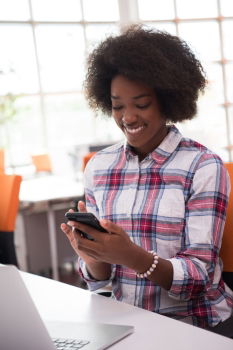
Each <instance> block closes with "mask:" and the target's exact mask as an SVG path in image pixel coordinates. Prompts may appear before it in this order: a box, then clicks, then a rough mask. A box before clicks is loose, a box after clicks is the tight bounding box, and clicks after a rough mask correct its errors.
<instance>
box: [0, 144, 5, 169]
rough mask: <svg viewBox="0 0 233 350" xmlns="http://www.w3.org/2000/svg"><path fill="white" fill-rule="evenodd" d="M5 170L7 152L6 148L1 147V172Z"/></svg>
mask: <svg viewBox="0 0 233 350" xmlns="http://www.w3.org/2000/svg"><path fill="white" fill-rule="evenodd" d="M4 172H5V153H4V149H3V148H0V174H4Z"/></svg>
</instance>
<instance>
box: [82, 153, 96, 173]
mask: <svg viewBox="0 0 233 350" xmlns="http://www.w3.org/2000/svg"><path fill="white" fill-rule="evenodd" d="M94 154H96V152H89V153H87V154H86V155H85V156H84V157H83V165H82V170H84V169H85V168H86V165H87V163H88V162H89V160H90V159H91V158H92V157H93V156H94Z"/></svg>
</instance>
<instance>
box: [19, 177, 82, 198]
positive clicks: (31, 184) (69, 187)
mask: <svg viewBox="0 0 233 350" xmlns="http://www.w3.org/2000/svg"><path fill="white" fill-rule="evenodd" d="M83 193H84V189H83V184H82V181H81V180H80V181H75V180H74V179H73V178H71V177H62V176H54V175H48V176H41V177H35V178H31V179H27V180H23V181H22V183H21V187H20V194H19V199H20V201H21V202H31V203H36V202H40V201H52V200H64V199H66V198H74V197H80V196H82V195H83Z"/></svg>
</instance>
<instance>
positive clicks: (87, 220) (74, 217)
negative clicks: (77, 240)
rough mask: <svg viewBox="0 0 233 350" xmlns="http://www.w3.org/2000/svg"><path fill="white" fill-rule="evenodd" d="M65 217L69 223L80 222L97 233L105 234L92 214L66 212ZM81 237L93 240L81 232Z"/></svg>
mask: <svg viewBox="0 0 233 350" xmlns="http://www.w3.org/2000/svg"><path fill="white" fill-rule="evenodd" d="M65 217H66V218H67V219H68V220H69V221H76V222H81V223H83V224H85V225H88V226H91V227H93V228H95V229H96V230H98V231H101V232H107V231H106V230H105V229H104V228H103V227H102V226H101V225H100V223H99V220H98V219H97V218H96V217H95V215H94V214H92V213H80V212H69V211H68V212H67V213H65ZM81 233H82V235H83V237H85V238H88V239H91V240H93V238H92V237H91V236H90V235H87V234H86V233H85V232H81Z"/></svg>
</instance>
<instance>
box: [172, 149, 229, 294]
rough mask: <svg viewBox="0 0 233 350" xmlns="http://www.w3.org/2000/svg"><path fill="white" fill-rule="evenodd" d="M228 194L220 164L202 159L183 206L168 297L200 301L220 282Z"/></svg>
mask: <svg viewBox="0 0 233 350" xmlns="http://www.w3.org/2000/svg"><path fill="white" fill-rule="evenodd" d="M229 191H230V182H229V176H228V173H227V171H226V169H225V167H224V166H223V164H222V162H221V160H220V159H219V158H217V157H214V156H213V155H204V156H202V159H201V160H200V162H199V165H198V167H197V170H196V172H195V175H194V178H193V184H192V190H191V194H190V197H189V199H188V201H187V203H186V210H185V213H186V214H185V222H186V224H185V238H184V245H183V246H182V249H181V251H180V252H179V253H178V254H177V255H176V256H175V257H174V258H171V259H169V260H170V261H171V263H172V265H173V281H172V286H171V289H170V291H169V296H170V297H172V298H175V299H179V300H190V299H194V298H200V296H201V295H204V294H205V293H206V291H207V290H208V289H210V288H212V286H213V284H214V283H218V282H219V279H220V276H221V269H220V267H219V266H220V261H219V251H220V248H221V242H222V234H223V229H224V224H225V218H226V209H227V203H228V197H229Z"/></svg>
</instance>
